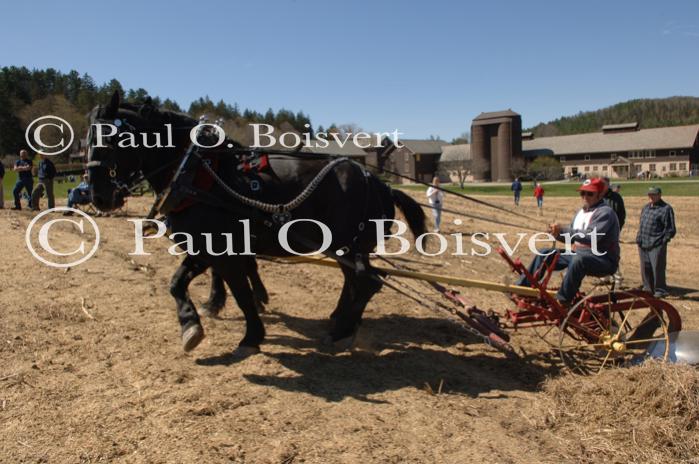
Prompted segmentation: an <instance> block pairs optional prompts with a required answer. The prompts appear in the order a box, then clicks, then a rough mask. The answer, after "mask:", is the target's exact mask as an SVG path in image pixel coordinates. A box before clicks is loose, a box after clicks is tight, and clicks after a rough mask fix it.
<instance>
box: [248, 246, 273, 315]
mask: <svg viewBox="0 0 699 464" xmlns="http://www.w3.org/2000/svg"><path fill="white" fill-rule="evenodd" d="M246 269H247V274H248V279H249V280H250V285H251V286H252V291H253V296H254V297H255V306H256V307H257V311H258V312H260V313H263V312H265V305H266V304H267V303H269V295H268V294H267V289H266V288H265V284H263V283H262V279H261V278H260V274H259V272H258V270H257V260H256V259H255V258H250V259H249V260H248V262H247V266H246Z"/></svg>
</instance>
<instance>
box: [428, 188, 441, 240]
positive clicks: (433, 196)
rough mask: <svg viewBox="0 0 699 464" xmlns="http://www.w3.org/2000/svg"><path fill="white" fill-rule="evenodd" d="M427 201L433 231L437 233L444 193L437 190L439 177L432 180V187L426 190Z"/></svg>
mask: <svg viewBox="0 0 699 464" xmlns="http://www.w3.org/2000/svg"><path fill="white" fill-rule="evenodd" d="M427 199H428V200H429V202H430V206H432V216H434V231H435V232H439V223H440V222H441V220H442V206H443V204H444V192H442V191H441V190H439V177H437V176H435V177H434V178H433V179H432V186H430V187H429V188H428V189H427Z"/></svg>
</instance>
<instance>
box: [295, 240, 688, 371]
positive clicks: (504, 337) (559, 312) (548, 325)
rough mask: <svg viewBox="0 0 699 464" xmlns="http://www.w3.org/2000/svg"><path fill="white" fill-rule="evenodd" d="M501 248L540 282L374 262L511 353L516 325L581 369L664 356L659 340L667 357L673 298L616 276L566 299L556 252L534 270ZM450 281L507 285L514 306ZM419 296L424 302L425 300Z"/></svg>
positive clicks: (674, 318) (503, 289)
mask: <svg viewBox="0 0 699 464" xmlns="http://www.w3.org/2000/svg"><path fill="white" fill-rule="evenodd" d="M498 252H499V254H500V255H501V256H502V258H503V259H504V261H505V262H506V263H507V264H508V265H509V267H510V271H511V272H512V273H515V274H517V275H520V274H524V275H526V276H527V277H528V280H529V281H530V282H534V283H533V284H532V285H531V287H524V286H518V285H511V284H507V283H497V282H491V281H484V280H478V279H467V278H461V277H453V276H447V275H441V274H433V273H426V272H419V271H416V270H414V269H411V268H409V267H408V266H407V265H404V264H397V263H396V262H395V261H393V260H388V259H386V258H379V259H381V260H382V261H383V262H384V263H386V264H389V266H390V267H387V266H382V265H374V266H373V268H374V270H375V271H376V272H377V273H378V274H380V275H382V276H383V279H384V284H385V285H387V286H388V287H390V288H392V289H394V290H396V291H398V292H400V293H403V294H405V295H406V296H409V297H410V295H408V294H406V293H405V292H404V291H403V290H401V288H400V287H401V284H400V283H399V282H400V281H399V280H398V279H412V280H419V281H422V282H424V283H426V284H428V285H429V286H430V287H432V288H433V289H434V290H436V291H437V292H438V293H439V294H441V295H442V296H443V297H444V298H445V299H446V300H448V301H449V302H450V303H451V305H444V304H440V305H438V306H437V308H438V309H440V310H443V311H446V312H449V313H451V314H452V315H453V316H454V317H455V318H456V320H457V321H458V322H459V323H460V324H461V325H462V326H463V327H464V328H465V329H466V330H467V331H468V332H470V333H471V334H473V335H474V336H476V337H477V338H479V339H480V340H481V341H482V342H484V343H486V344H487V345H489V346H491V347H492V348H494V349H497V350H499V351H501V352H503V353H505V355H507V356H509V357H513V358H519V357H520V354H519V353H518V350H517V349H516V348H515V346H513V344H512V343H511V342H512V336H511V335H510V334H511V332H516V331H518V330H524V329H531V330H533V331H534V333H536V335H537V336H538V337H539V338H541V339H542V340H543V341H544V342H546V344H547V345H548V346H549V347H550V349H551V350H552V351H553V352H555V353H556V354H557V355H558V357H559V358H560V361H561V362H562V363H563V365H564V366H565V367H566V368H567V369H568V370H570V371H571V372H573V373H577V374H596V373H599V372H601V371H602V370H603V369H605V368H610V367H614V366H629V365H634V364H637V363H639V362H642V361H643V360H644V359H646V358H647V357H648V356H649V353H650V351H651V350H653V351H654V353H655V357H658V347H659V348H660V353H662V354H661V356H660V358H661V359H662V360H667V359H668V356H669V354H670V346H671V343H670V342H671V340H670V338H671V334H672V333H675V332H679V331H680V330H681V329H682V321H681V318H680V316H679V313H678V312H677V310H676V309H675V308H674V307H673V306H672V305H670V304H669V303H667V302H665V301H662V300H660V299H657V298H654V297H653V295H651V294H649V293H646V292H644V291H642V290H619V289H616V288H615V284H614V280H613V279H610V278H602V279H600V280H598V281H597V282H596V283H595V284H594V286H593V288H592V289H591V290H590V291H589V292H587V293H584V292H579V293H578V295H577V297H576V300H575V301H574V302H573V304H572V305H571V306H570V307H565V306H562V305H561V304H560V303H559V302H558V300H556V298H555V297H554V295H555V291H552V287H551V286H550V284H551V277H552V275H553V272H554V267H555V259H557V255H556V256H555V257H554V261H553V262H551V263H550V265H543V266H542V268H540V269H538V270H537V271H536V272H535V273H534V275H531V274H530V273H529V272H528V270H527V269H526V267H525V266H524V265H523V264H522V263H521V261H520V260H519V259H512V258H511V257H510V256H508V255H507V253H506V252H505V251H504V250H502V249H500V250H498ZM283 262H287V263H311V264H315V265H320V266H329V267H337V266H338V264H337V263H336V262H335V261H333V260H330V259H327V258H318V257H303V258H301V257H299V258H296V259H287V260H285V261H283ZM394 284H396V285H394ZM444 284H446V285H449V286H454V287H461V288H478V289H483V290H486V291H491V292H500V293H504V294H506V295H507V296H508V298H509V299H510V301H511V306H510V307H509V308H505V309H504V310H500V311H496V310H492V309H488V310H483V309H480V308H478V307H476V305H474V304H472V303H471V302H470V301H469V300H468V299H467V298H466V297H465V296H464V295H463V294H462V293H460V292H459V291H458V290H456V289H454V288H449V287H446V286H444ZM413 299H415V300H416V301H417V302H418V303H420V304H423V305H425V302H424V301H423V300H420V299H417V298H413ZM519 352H521V353H525V351H524V348H522V347H520V348H519Z"/></svg>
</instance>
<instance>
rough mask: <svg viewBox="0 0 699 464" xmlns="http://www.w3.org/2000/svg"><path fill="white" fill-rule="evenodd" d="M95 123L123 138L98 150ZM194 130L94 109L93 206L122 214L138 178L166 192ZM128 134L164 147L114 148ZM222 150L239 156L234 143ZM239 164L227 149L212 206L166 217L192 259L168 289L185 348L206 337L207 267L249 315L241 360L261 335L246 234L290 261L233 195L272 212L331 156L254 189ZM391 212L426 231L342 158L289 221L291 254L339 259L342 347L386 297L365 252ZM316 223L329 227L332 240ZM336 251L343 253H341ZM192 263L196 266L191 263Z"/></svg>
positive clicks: (158, 113) (276, 163)
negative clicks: (201, 297) (199, 283)
mask: <svg viewBox="0 0 699 464" xmlns="http://www.w3.org/2000/svg"><path fill="white" fill-rule="evenodd" d="M99 124H113V125H115V126H119V133H117V134H116V135H114V136H111V137H104V138H103V142H104V144H103V146H102V147H96V146H95V143H94V142H95V132H96V131H97V130H98V128H99V126H98V125H99ZM197 124H198V123H197V121H196V120H194V119H192V118H190V117H188V116H186V115H184V114H181V113H176V112H172V111H162V110H159V109H158V108H156V107H155V106H153V105H152V104H151V103H148V102H147V103H144V104H142V105H139V106H135V105H130V104H126V103H124V104H122V103H121V101H120V96H119V94H118V93H117V92H115V93H114V95H113V96H112V99H111V101H110V102H109V104H107V105H106V106H101V105H100V106H97V107H95V108H94V109H93V110H92V111H91V112H90V115H89V125H90V128H91V129H90V131H91V132H90V134H91V135H90V136H89V140H88V143H89V147H88V149H89V152H88V174H89V183H90V189H91V193H92V201H93V203H94V204H95V206H96V207H97V208H99V209H100V210H102V211H110V210H113V209H115V208H119V207H120V206H122V205H123V204H124V198H125V196H126V195H128V188H127V187H128V186H129V185H131V184H132V183H133V182H134V181H135V179H138V178H139V177H140V176H143V177H145V178H146V180H147V181H148V182H149V183H150V185H151V186H152V187H153V189H154V190H155V191H156V193H158V194H160V193H162V192H163V191H164V190H165V189H166V188H167V187H168V186H169V185H170V183H171V180H172V176H173V173H174V171H175V167H176V166H177V163H178V162H180V160H181V159H182V157H183V154H184V153H185V151H186V150H187V148H188V147H189V146H190V144H191V141H190V131H191V129H192V128H193V127H195V126H196V125H197ZM166 125H170V126H171V131H172V134H173V137H172V138H173V144H172V145H173V146H166V144H165V142H164V140H165V136H166V133H167V128H166ZM124 128H128V129H127V130H124ZM123 132H128V133H130V134H133V135H134V136H136V141H137V143H140V144H141V145H145V144H144V143H143V142H144V141H145V140H139V137H140V134H147V138H148V139H149V140H150V142H149V143H150V144H151V146H152V145H153V140H157V138H156V137H158V136H159V137H161V138H160V140H161V141H163V143H161V144H160V147H153V148H150V147H146V148H144V146H133V145H134V144H130V145H131V146H124V145H129V144H120V143H118V142H119V141H120V140H122V139H123V136H124V134H123ZM158 134H159V135H158ZM126 135H128V134H126ZM207 144H209V142H207ZM221 146H224V147H225V146H228V147H236V148H242V147H241V145H240V144H238V143H236V142H234V141H233V140H230V139H226V140H225V141H224V143H223V144H222V145H221ZM204 152H206V150H204ZM239 162H240V159H239V158H238V157H237V156H236V155H235V154H233V153H228V154H225V150H224V153H222V154H220V155H219V156H217V157H216V160H215V163H212V164H211V165H212V166H215V172H216V175H217V177H218V178H219V180H220V182H218V181H217V182H214V183H213V185H212V186H211V188H210V190H209V191H208V193H207V195H206V197H207V198H208V200H201V199H200V200H198V201H197V202H196V203H195V204H193V205H192V206H190V207H188V208H184V209H180V210H177V211H176V212H172V213H170V214H169V215H168V220H169V222H170V229H171V231H172V232H173V233H174V234H181V236H183V237H186V238H187V239H186V240H185V241H183V242H178V243H179V244H180V247H181V248H182V247H185V248H186V249H187V251H188V255H189V256H188V257H187V258H186V259H185V260H184V262H183V263H182V265H181V266H180V269H178V271H177V272H178V273H180V275H179V276H178V275H176V276H175V277H173V282H175V281H178V282H180V283H181V284H182V285H179V286H173V287H172V288H171V291H172V293H173V296H174V297H175V300H176V302H177V306H178V318H179V322H180V325H181V329H182V341H183V347H184V348H185V350H191V349H193V348H194V347H195V346H196V345H197V344H198V343H199V342H200V341H201V340H202V339H203V336H204V331H203V329H202V327H201V324H200V320H199V315H198V314H197V312H196V309H195V307H194V304H193V303H192V301H191V300H190V299H189V296H188V294H187V285H188V284H189V282H190V281H191V279H193V278H194V277H195V276H196V275H198V274H199V273H201V272H203V271H204V270H205V269H206V268H207V267H211V268H212V270H213V272H215V273H216V274H217V275H219V276H220V277H221V278H222V279H223V280H224V281H225V282H226V284H227V285H228V287H229V288H230V290H231V293H232V294H233V296H234V298H235V300H236V302H237V304H238V306H239V307H240V309H241V310H242V312H243V314H244V316H245V321H246V331H245V336H244V337H243V339H242V340H241V341H240V345H239V347H238V350H237V351H236V353H237V354H238V355H240V356H247V355H250V354H253V353H257V352H259V349H260V348H259V347H260V344H261V343H262V341H263V340H264V336H265V329H264V325H263V323H262V320H261V319H260V316H259V314H258V312H257V308H256V304H255V298H254V294H253V289H252V288H251V284H250V281H249V278H248V276H249V274H250V272H251V261H254V257H251V256H249V255H241V254H240V253H241V252H242V251H243V250H242V247H241V244H243V243H244V242H245V240H246V235H247V236H249V237H252V242H253V243H252V251H253V252H254V253H255V254H261V255H267V256H280V257H281V256H289V255H290V253H289V252H288V251H287V250H285V249H284V247H282V244H280V241H279V236H278V232H279V229H280V227H281V225H282V224H283V223H284V220H281V221H279V220H278V218H275V217H273V215H271V214H267V213H262V212H261V211H259V210H258V209H256V208H253V207H250V206H248V205H244V204H242V203H241V202H240V201H239V200H237V199H235V198H233V197H232V195H231V193H230V191H229V190H230V189H232V190H234V191H236V192H238V193H241V194H243V195H245V196H249V197H253V196H254V198H255V199H256V200H259V201H261V202H265V203H267V204H285V203H287V202H289V201H290V200H292V199H294V198H297V197H298V195H299V194H300V193H301V192H302V191H304V189H306V187H307V186H308V185H309V184H310V183H311V182H312V181H313V180H314V179H316V180H317V176H318V174H319V173H320V172H321V171H322V170H323V168H324V167H326V166H327V165H328V164H329V163H330V161H329V160H328V159H327V158H325V157H315V158H314V157H312V156H309V157H305V156H285V155H280V156H276V155H275V156H270V157H269V169H267V170H265V171H261V172H260V173H259V180H260V182H259V184H260V185H258V186H257V188H255V189H254V191H253V189H251V188H250V185H249V182H248V180H246V178H245V176H244V175H243V174H242V173H241V171H240V170H239V169H238V166H239ZM200 169H203V168H200ZM326 171H327V169H326ZM395 206H398V208H400V210H401V211H402V212H403V214H404V216H405V217H406V220H407V222H408V226H409V227H410V229H411V232H412V233H413V235H415V236H419V235H421V234H423V233H425V214H424V212H423V211H422V208H421V207H420V205H418V204H417V203H416V202H415V201H414V200H412V199H411V198H410V197H409V196H408V195H406V194H405V193H403V192H401V191H399V190H393V189H391V188H390V187H389V186H387V185H386V184H384V183H383V182H381V181H380V180H379V179H378V178H376V177H375V176H373V175H371V174H370V173H369V172H367V171H366V170H365V169H364V168H363V167H362V166H361V165H359V164H357V163H355V162H351V161H348V160H346V161H344V162H343V161H339V162H338V161H335V162H333V167H332V169H331V170H329V171H327V175H325V176H324V177H323V178H322V180H320V182H318V183H317V185H316V188H315V190H314V191H313V193H312V194H310V196H308V197H307V198H306V199H305V200H304V201H302V202H301V203H300V204H299V205H297V206H296V207H295V208H294V209H293V210H292V211H290V214H291V220H297V219H300V220H302V221H299V222H296V223H294V224H293V225H292V226H290V227H289V233H288V235H287V238H288V246H289V247H291V249H293V250H294V251H296V252H298V253H308V252H314V251H316V250H317V249H318V248H319V247H320V244H327V243H328V242H326V241H325V240H326V239H327V240H329V247H327V252H326V254H327V255H328V256H330V257H332V258H333V259H335V260H337V261H338V264H339V265H340V268H341V270H342V273H343V276H344V285H343V287H342V292H341V295H340V298H339V301H338V303H337V306H336V308H335V310H334V311H333V313H332V315H331V318H332V320H333V321H334V324H332V329H331V331H330V341H331V342H333V343H336V344H337V345H344V344H346V343H347V340H351V338H352V337H353V336H354V334H355V332H356V330H357V328H358V326H359V324H360V322H361V318H362V314H363V312H364V308H365V307H366V305H367V303H368V302H369V300H370V299H371V297H372V296H373V295H374V294H375V293H376V292H378V291H379V290H380V289H381V286H382V283H381V280H380V279H379V278H378V276H377V275H376V273H375V271H373V269H372V268H371V266H370V263H369V253H371V251H372V250H373V249H374V248H375V247H376V242H377V233H376V232H377V231H376V230H375V229H374V226H375V225H376V224H375V223H374V222H371V221H372V220H379V221H380V220H390V219H393V218H394V215H395ZM286 219H287V220H288V219H289V218H286ZM242 220H249V224H250V233H249V234H246V233H245V230H244V228H243V227H242V225H241V221H242ZM313 221H317V222H313ZM318 223H321V224H323V225H325V226H326V228H327V231H329V232H330V236H329V237H328V236H327V235H326V234H325V233H324V231H323V230H322V229H321V227H320V226H319V224H318ZM379 223H380V222H379ZM382 224H383V227H384V229H383V231H382V232H383V233H388V232H389V230H390V225H391V222H390V221H385V222H383V223H382ZM230 238H232V243H233V244H234V245H236V246H238V249H236V250H235V253H238V254H230V253H224V252H221V251H220V250H224V251H226V250H229V243H230V242H229V239H230ZM338 250H342V252H341V253H337V251H338ZM191 256H194V258H192V259H190V257H191ZM175 287H177V288H175Z"/></svg>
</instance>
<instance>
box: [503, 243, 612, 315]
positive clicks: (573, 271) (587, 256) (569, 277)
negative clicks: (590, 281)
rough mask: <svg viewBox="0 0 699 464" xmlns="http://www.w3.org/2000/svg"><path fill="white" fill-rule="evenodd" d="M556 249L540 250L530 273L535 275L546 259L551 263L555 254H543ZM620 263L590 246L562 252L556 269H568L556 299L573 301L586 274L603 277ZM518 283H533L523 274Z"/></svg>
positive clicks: (526, 284)
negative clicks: (570, 251) (568, 252)
mask: <svg viewBox="0 0 699 464" xmlns="http://www.w3.org/2000/svg"><path fill="white" fill-rule="evenodd" d="M554 250H555V248H546V249H543V250H539V254H537V255H536V257H535V258H534V260H533V261H532V262H531V264H530V265H529V273H530V274H532V275H533V274H534V272H536V270H537V269H538V268H539V266H541V263H543V262H544V261H546V262H547V263H549V264H550V263H551V260H552V259H553V257H554V256H555V254H551V255H550V256H543V255H544V254H548V253H551V252H552V251H554ZM618 265H619V263H618V262H616V261H614V260H612V259H610V258H608V257H607V255H605V256H597V255H595V254H594V253H592V250H591V249H590V248H580V249H578V250H577V251H575V252H574V253H573V254H572V255H566V254H563V253H561V254H560V256H559V257H558V261H556V268H555V269H556V270H557V271H560V270H563V269H568V270H567V271H566V275H565V277H563V284H562V285H561V288H560V289H558V294H557V295H556V299H558V300H559V301H565V302H570V301H572V300H573V298H574V297H575V294H576V293H577V292H578V290H580V284H582V281H583V279H584V278H585V276H587V275H591V276H598V277H601V276H607V275H612V274H614V273H615V272H616V270H617V267H618ZM517 285H523V286H525V287H529V286H530V285H531V284H530V283H529V281H528V280H527V278H526V277H525V276H524V275H522V276H520V278H519V280H518V281H517Z"/></svg>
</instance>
